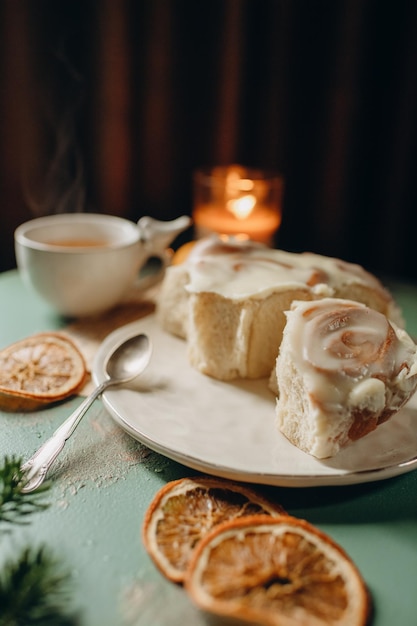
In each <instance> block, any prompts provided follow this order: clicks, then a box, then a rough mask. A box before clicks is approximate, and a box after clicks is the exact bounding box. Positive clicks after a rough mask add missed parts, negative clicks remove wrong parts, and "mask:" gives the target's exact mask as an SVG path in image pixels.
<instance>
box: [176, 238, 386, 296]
mask: <svg viewBox="0 0 417 626" xmlns="http://www.w3.org/2000/svg"><path fill="white" fill-rule="evenodd" d="M186 268H187V271H188V272H189V283H188V285H187V290H188V291H190V292H194V293H198V292H203V291H207V292H214V293H217V294H220V295H223V296H225V297H228V298H231V299H236V300H239V299H243V298H248V297H251V298H264V297H267V296H268V295H269V294H270V293H271V292H272V291H274V292H276V291H286V290H288V289H297V288H301V289H308V290H309V291H310V292H311V293H313V294H314V295H315V296H319V297H326V296H332V295H334V290H335V288H337V287H338V286H340V285H341V284H343V285H348V284H365V285H367V286H369V287H371V288H372V289H374V290H376V291H377V292H378V293H379V294H380V296H381V297H383V298H384V299H386V300H387V302H388V301H389V300H390V299H391V298H390V296H389V294H388V292H387V291H386V290H385V289H384V288H383V287H382V285H381V284H380V282H379V281H378V280H377V279H376V278H375V277H374V276H373V275H372V274H369V273H368V272H366V271H365V270H364V269H363V268H362V267H361V266H359V265H356V264H352V263H347V262H344V261H341V260H340V259H335V258H331V257H325V256H321V255H318V254H313V253H310V252H304V253H301V254H297V253H291V252H285V251H283V250H275V249H271V248H268V247H267V246H264V245H262V244H257V243H254V242H248V241H239V240H236V239H233V238H228V239H227V240H225V241H223V240H222V239H220V238H218V237H216V236H213V237H208V238H205V239H202V240H200V241H198V242H197V243H196V244H195V246H194V248H193V250H192V252H191V254H190V255H189V257H188V259H187V261H186Z"/></svg>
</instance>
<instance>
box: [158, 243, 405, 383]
mask: <svg viewBox="0 0 417 626" xmlns="http://www.w3.org/2000/svg"><path fill="white" fill-rule="evenodd" d="M328 296H331V297H341V298H350V299H352V300H357V301H359V302H363V303H364V304H367V305H368V306H371V307H372V308H375V309H376V310H378V311H381V312H382V313H384V314H386V315H388V316H389V317H391V318H392V319H394V321H396V322H397V323H398V324H399V325H401V324H402V321H401V315H400V312H399V309H398V307H397V306H396V304H395V302H394V300H393V298H392V296H391V295H390V293H389V292H388V291H387V290H386V289H385V288H384V287H383V286H382V285H381V283H380V282H379V281H378V280H377V278H375V277H374V276H373V275H371V274H370V273H369V272H366V271H365V270H364V269H363V268H362V267H360V266H358V265H354V264H352V263H346V262H344V261H341V260H339V259H333V258H329V257H324V256H321V255H317V254H312V253H302V254H297V253H290V252H284V251H283V250H274V249H271V248H268V247H267V246H264V245H262V244H258V243H254V242H250V241H243V242H242V241H239V240H236V239H233V238H227V239H225V240H223V239H221V238H220V237H217V236H213V237H208V238H205V239H202V240H200V241H198V242H196V243H195V245H194V246H193V247H191V252H190V253H189V255H188V256H187V257H186V259H185V260H184V261H183V262H182V263H179V264H176V265H173V266H171V267H169V268H168V270H167V272H166V275H165V278H164V281H163V284H162V287H161V292H160V297H159V303H158V315H159V318H160V321H161V324H162V326H163V328H164V329H165V330H166V331H168V332H170V333H173V334H175V335H178V336H179V337H182V338H184V339H187V343H188V353H189V359H190V362H191V364H192V365H193V366H194V367H195V368H196V369H198V370H200V371H201V372H203V373H204V374H208V375H210V376H213V377H214V378H218V379H221V380H231V379H234V378H263V377H268V376H269V375H270V373H271V371H272V370H273V368H274V365H275V360H276V357H277V354H278V349H279V345H280V342H281V338H282V331H283V328H284V325H285V321H286V319H285V314H284V311H286V310H287V309H289V307H290V306H291V302H292V301H293V300H313V299H318V298H323V297H328Z"/></svg>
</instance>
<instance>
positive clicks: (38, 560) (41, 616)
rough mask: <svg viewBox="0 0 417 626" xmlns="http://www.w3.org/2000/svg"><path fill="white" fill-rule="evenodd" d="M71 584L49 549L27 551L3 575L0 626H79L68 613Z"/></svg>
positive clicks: (0, 592) (0, 588)
mask: <svg viewBox="0 0 417 626" xmlns="http://www.w3.org/2000/svg"><path fill="white" fill-rule="evenodd" d="M68 582H69V575H68V574H67V573H64V572H62V571H61V570H60V568H59V564H58V562H57V561H56V560H55V559H54V558H53V556H52V555H51V554H50V553H49V552H48V551H47V549H46V548H40V549H33V548H25V549H24V550H23V551H22V552H21V554H20V555H19V558H18V560H9V561H7V562H6V563H5V565H4V567H3V570H2V571H1V573H0V607H1V610H0V626H75V624H76V623H77V621H76V619H75V617H70V616H67V615H65V610H64V608H65V606H66V603H67V602H68Z"/></svg>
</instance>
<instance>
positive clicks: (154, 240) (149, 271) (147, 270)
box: [136, 215, 192, 289]
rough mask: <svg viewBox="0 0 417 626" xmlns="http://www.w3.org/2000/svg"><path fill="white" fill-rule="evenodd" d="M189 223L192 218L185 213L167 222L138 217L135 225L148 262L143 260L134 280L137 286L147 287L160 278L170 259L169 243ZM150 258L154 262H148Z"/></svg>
mask: <svg viewBox="0 0 417 626" xmlns="http://www.w3.org/2000/svg"><path fill="white" fill-rule="evenodd" d="M191 224H192V220H191V218H190V217H188V216H187V215H182V216H181V217H177V218H176V219H174V220H170V221H168V222H166V221H165V222H164V221H161V220H156V219H154V218H153V217H150V216H148V215H145V216H144V217H141V218H140V220H139V221H138V223H137V225H138V228H139V232H140V241H141V242H142V245H143V246H144V249H145V256H146V258H147V261H148V263H147V262H146V261H145V263H144V266H143V268H142V270H141V275H140V276H139V277H138V279H137V281H136V286H137V287H138V288H140V289H148V288H149V287H151V286H152V285H154V284H156V283H157V282H158V281H159V280H160V279H161V278H162V276H163V274H164V272H165V268H166V267H167V265H169V262H170V259H171V254H170V252H169V250H168V247H169V245H170V243H171V242H172V241H174V239H175V238H176V237H177V236H178V235H179V234H180V233H182V232H183V231H184V230H186V229H187V228H188V227H189V226H191ZM152 258H154V259H155V263H150V259H152Z"/></svg>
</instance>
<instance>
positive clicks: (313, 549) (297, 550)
mask: <svg viewBox="0 0 417 626" xmlns="http://www.w3.org/2000/svg"><path fill="white" fill-rule="evenodd" d="M185 588H186V590H187V591H188V593H189V594H190V596H191V598H192V600H193V601H194V602H195V603H196V604H197V605H198V606H199V607H200V608H201V609H203V610H206V611H208V612H210V613H214V614H216V615H222V616H224V617H227V618H234V619H236V620H239V622H253V623H256V624H260V625H264V626H364V625H365V624H366V623H367V621H368V619H369V614H370V596H369V593H368V590H367V587H366V585H365V583H364V581H363V579H362V576H361V574H360V573H359V571H358V569H357V568H356V566H355V565H354V563H353V562H352V560H351V559H350V558H349V557H348V555H347V554H346V553H345V552H344V550H343V549H342V548H341V547H340V546H339V545H337V544H336V543H335V542H334V541H333V540H332V539H331V538H330V537H328V536H327V535H325V534H324V533H323V532H321V531H320V530H319V529H318V528H316V527H314V526H312V525H311V524H309V523H307V522H305V521H304V520H300V519H297V518H294V517H291V516H287V515H282V516H280V517H277V518H272V517H267V516H263V515H255V516H253V517H247V518H242V519H239V520H234V521H230V522H225V523H223V524H221V525H220V526H218V527H216V528H214V529H213V530H212V531H211V532H210V533H208V534H207V535H206V536H205V537H204V538H203V539H202V540H201V541H200V542H199V544H198V545H197V546H196V548H195V550H194V552H193V555H192V557H191V560H190V564H189V568H188V571H187V574H186V579H185Z"/></svg>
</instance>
